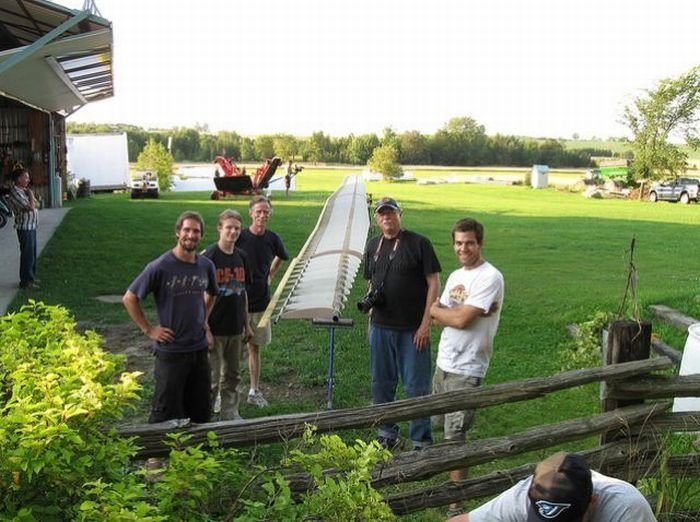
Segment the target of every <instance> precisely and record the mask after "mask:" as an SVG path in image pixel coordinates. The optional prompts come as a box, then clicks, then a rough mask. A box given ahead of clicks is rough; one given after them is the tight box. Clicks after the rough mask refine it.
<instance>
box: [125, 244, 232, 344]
mask: <svg viewBox="0 0 700 522" xmlns="http://www.w3.org/2000/svg"><path fill="white" fill-rule="evenodd" d="M129 290H131V291H132V292H133V293H134V294H136V296H137V297H138V298H139V300H140V301H143V300H144V299H145V298H146V296H148V294H150V293H153V297H154V299H155V302H156V311H157V312H158V322H159V323H160V325H161V326H164V327H166V328H170V329H171V330H173V332H175V339H174V340H173V342H172V343H159V342H157V341H156V342H154V348H155V349H156V350H158V351H163V352H177V353H187V352H196V351H197V350H203V349H205V348H206V347H207V344H208V343H207V337H206V331H205V329H204V326H205V324H204V323H205V321H206V318H207V309H206V305H205V304H204V292H207V293H208V294H210V295H212V296H214V295H216V294H217V292H218V288H217V286H216V273H215V272H214V264H213V263H212V262H211V261H210V260H209V259H207V258H206V257H203V256H200V255H198V256H196V257H195V262H194V263H188V262H186V261H181V260H180V259H178V258H177V257H175V254H173V252H172V251H168V252H166V253H165V254H163V255H162V256H160V257H159V258H158V259H155V260H154V261H151V262H150V263H148V265H146V268H145V269H144V271H143V272H141V274H139V276H138V277H137V278H136V279H135V280H134V282H133V283H131V285H129Z"/></svg>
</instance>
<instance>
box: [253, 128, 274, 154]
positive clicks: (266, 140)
mask: <svg viewBox="0 0 700 522" xmlns="http://www.w3.org/2000/svg"><path fill="white" fill-rule="evenodd" d="M253 145H254V147H255V158H254V159H256V160H264V159H266V158H271V157H272V156H274V155H275V139H274V138H273V137H272V136H270V135H269V134H263V135H260V136H256V137H255V139H254V140H253Z"/></svg>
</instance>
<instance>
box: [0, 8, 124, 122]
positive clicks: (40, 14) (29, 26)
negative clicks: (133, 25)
mask: <svg viewBox="0 0 700 522" xmlns="http://www.w3.org/2000/svg"><path fill="white" fill-rule="evenodd" d="M112 42H113V39H112V24H111V22H109V21H108V20H105V19H104V18H102V17H101V16H100V14H99V11H97V8H96V7H95V5H94V2H93V1H92V0H86V2H85V5H84V6H83V9H82V10H73V9H68V8H66V7H63V6H60V5H58V4H54V3H52V2H47V1H43V0H0V92H1V93H2V94H4V95H6V96H8V97H10V98H14V99H16V100H18V101H21V102H23V103H25V104H27V105H31V106H33V107H36V108H38V109H41V110H44V111H48V112H58V113H60V114H63V115H66V116H67V115H69V114H71V113H73V112H75V111H76V110H78V109H79V108H80V107H82V106H83V105H85V104H87V103H90V102H92V101H97V100H101V99H104V98H109V97H111V96H114V81H113V61H112V47H113V44H112Z"/></svg>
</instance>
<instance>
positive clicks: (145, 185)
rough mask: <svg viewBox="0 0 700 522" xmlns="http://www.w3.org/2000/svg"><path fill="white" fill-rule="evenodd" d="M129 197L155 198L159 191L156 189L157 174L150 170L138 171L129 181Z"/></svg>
mask: <svg viewBox="0 0 700 522" xmlns="http://www.w3.org/2000/svg"><path fill="white" fill-rule="evenodd" d="M130 185H131V186H130V190H131V199H136V198H146V197H149V198H157V197H158V195H159V193H160V191H159V189H158V176H155V175H154V174H153V173H152V172H143V173H138V174H137V175H136V177H135V178H134V179H132V180H131V183H130Z"/></svg>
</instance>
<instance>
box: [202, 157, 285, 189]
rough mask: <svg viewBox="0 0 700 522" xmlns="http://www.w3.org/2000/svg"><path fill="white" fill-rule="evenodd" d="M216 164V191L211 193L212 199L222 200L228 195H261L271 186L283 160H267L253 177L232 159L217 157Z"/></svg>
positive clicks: (275, 158) (276, 158)
mask: <svg viewBox="0 0 700 522" xmlns="http://www.w3.org/2000/svg"><path fill="white" fill-rule="evenodd" d="M214 162H215V163H216V164H217V167H216V173H215V177H214V184H215V185H216V190H215V191H214V192H212V193H211V199H220V198H223V197H226V196H227V195H236V194H244V195H251V194H261V193H262V191H263V190H264V189H266V188H267V187H268V185H269V184H270V180H271V179H272V176H274V175H275V171H276V170H277V167H279V166H280V164H281V163H282V160H281V159H279V158H278V157H277V156H275V157H274V158H271V159H266V160H265V163H263V164H262V165H261V166H260V167H258V168H257V169H256V170H255V174H253V175H252V176H251V175H248V174H247V173H246V171H245V167H243V168H239V167H238V165H236V164H235V163H234V162H233V159H232V158H228V157H226V156H217V157H216V159H215V160H214Z"/></svg>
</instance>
